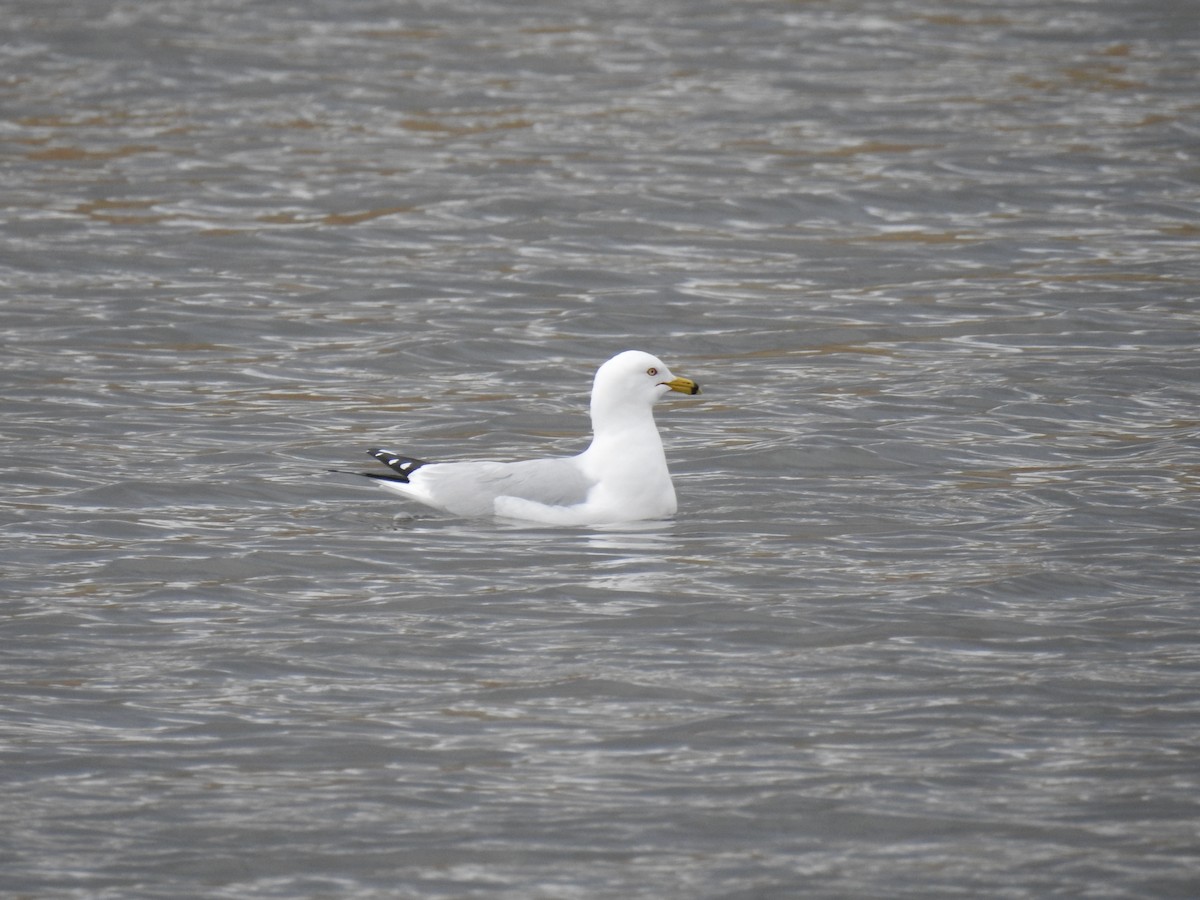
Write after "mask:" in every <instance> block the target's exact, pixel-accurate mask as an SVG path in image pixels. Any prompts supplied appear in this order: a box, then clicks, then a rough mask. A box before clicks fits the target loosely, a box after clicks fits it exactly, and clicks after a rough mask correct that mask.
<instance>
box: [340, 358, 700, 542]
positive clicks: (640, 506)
mask: <svg viewBox="0 0 1200 900" xmlns="http://www.w3.org/2000/svg"><path fill="white" fill-rule="evenodd" d="M673 392H677V393H681V394H698V393H700V386H699V385H697V384H696V382H694V381H692V380H691V379H690V378H682V377H678V376H676V375H673V374H672V373H671V370H670V369H668V368H667V366H666V364H665V363H664V362H663V361H662V360H660V359H658V358H657V357H655V356H652V355H651V354H649V353H645V352H643V351H641V350H626V351H624V352H623V353H618V354H617V355H616V356H614V357H613V358H612V359H610V360H608V362H606V363H604V365H602V366H600V368H599V369H597V370H596V378H595V380H594V381H593V382H592V401H591V416H592V441H591V444H589V445H588V448H587V449H586V450H584V451H583V452H582V453H580V454H578V455H577V456H563V457H552V458H548V459H531V460H524V461H522V462H491V461H477V462H428V461H426V460H422V459H415V458H413V457H411V456H404V455H402V454H400V453H396V452H394V451H392V450H384V449H379V448H372V449H370V450H368V451H367V453H368V454H369V455H371V456H373V457H374V458H375V459H377V460H379V461H380V462H381V463H383V464H384V465H385V466H387V467H388V469H389V470H390V471H388V472H386V473H362V474H364V475H366V476H367V477H368V478H373V479H375V480H376V482H377V483H378V484H380V485H381V486H383V487H385V488H388V489H390V490H393V491H396V492H397V493H399V494H403V495H404V496H405V497H408V498H409V499H412V500H416V501H418V502H420V503H423V504H425V505H426V506H431V507H433V508H434V509H438V510H442V511H443V512H448V513H451V514H453V515H457V516H468V517H483V516H492V517H496V518H501V519H520V520H524V521H529V522H540V523H543V524H547V525H604V524H611V523H618V522H632V521H637V520H640V519H662V518H667V517H669V516H673V515H674V514H675V510H676V509H677V503H676V500H675V486H674V485H673V484H672V483H671V474H670V472H668V470H667V459H666V456H665V454H664V453H663V445H662V438H660V437H659V434H658V428H657V426H656V425H655V424H654V414H653V407H654V404H655V403H657V402H658V401H659V400H661V399H662V398H663V397H665V396H667V395H668V394H670V393H673Z"/></svg>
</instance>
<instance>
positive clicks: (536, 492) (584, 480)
mask: <svg viewBox="0 0 1200 900" xmlns="http://www.w3.org/2000/svg"><path fill="white" fill-rule="evenodd" d="M577 459H578V457H560V458H555V459H531V460H527V461H525V462H514V463H502V462H461V463H428V464H426V465H424V466H422V467H421V468H420V469H419V470H418V471H416V472H413V474H412V476H411V479H412V482H413V485H414V486H415V487H417V488H418V490H420V491H421V492H422V493H424V494H426V495H427V497H428V500H429V501H431V502H433V503H434V504H436V505H437V506H440V507H442V508H444V509H446V510H449V511H450V512H452V513H455V514H457V515H467V516H482V515H491V514H492V511H493V508H494V507H493V503H494V501H495V499H496V498H497V497H501V496H504V497H520V498H521V499H523V500H532V501H534V502H535V503H544V504H546V505H548V506H574V505H575V504H577V503H583V502H584V501H585V500H586V499H587V495H588V491H590V490H591V489H592V486H593V484H594V482H593V481H592V480H591V479H590V478H588V477H587V476H586V475H584V474H583V472H582V471H581V470H580V468H579V465H578V463H577V461H576V460H577Z"/></svg>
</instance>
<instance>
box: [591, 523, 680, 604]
mask: <svg viewBox="0 0 1200 900" xmlns="http://www.w3.org/2000/svg"><path fill="white" fill-rule="evenodd" d="M662 527H663V525H662V523H661V522H644V523H640V524H632V525H630V524H626V525H620V526H615V525H609V526H606V527H604V528H601V529H597V530H596V531H593V532H592V533H590V534H588V541H587V542H588V547H589V549H592V550H597V551H604V552H615V554H619V555H613V556H610V557H609V558H607V559H606V558H604V557H603V556H601V555H600V554H597V557H596V559H595V560H594V561H593V562H592V563H591V564H590V565H589V566H588V575H589V577H588V579H587V584H588V586H589V587H593V588H599V589H601V590H606V591H623V592H630V593H639V594H663V593H669V592H671V591H672V590H674V589H675V588H677V587H678V585H679V572H678V570H677V568H676V567H675V566H673V565H668V566H665V567H664V566H663V560H664V558H665V557H666V555H667V554H668V553H670V552H671V550H672V549H674V548H676V541H675V540H674V538H672V537H670V536H668V535H667V534H664V533H663V531H662Z"/></svg>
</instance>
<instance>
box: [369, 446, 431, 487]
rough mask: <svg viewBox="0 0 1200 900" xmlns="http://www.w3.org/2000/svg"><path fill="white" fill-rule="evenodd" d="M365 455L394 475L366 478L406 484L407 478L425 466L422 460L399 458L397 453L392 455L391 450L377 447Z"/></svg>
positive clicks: (406, 457) (407, 457)
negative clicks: (377, 461)
mask: <svg viewBox="0 0 1200 900" xmlns="http://www.w3.org/2000/svg"><path fill="white" fill-rule="evenodd" d="M367 455H368V456H371V457H374V458H375V459H377V460H379V461H380V462H381V463H383V464H384V465H385V466H387V467H388V468H389V469H391V470H392V472H394V473H395V474H394V475H393V474H388V475H368V476H367V477H368V478H381V479H386V480H388V481H400V482H403V483H404V484H408V476H409V475H411V474H412V473H413V472H415V471H417V469H419V468H421V466H423V465H425V460H423V459H413V458H412V457H411V456H401V455H400V454H399V453H393V452H392V451H391V450H380V449H379V448H378V447H372V448H371V449H370V450H368V451H367Z"/></svg>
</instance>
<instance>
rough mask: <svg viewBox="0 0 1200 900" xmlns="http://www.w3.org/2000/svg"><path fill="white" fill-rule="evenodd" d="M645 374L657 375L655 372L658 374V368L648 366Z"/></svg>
mask: <svg viewBox="0 0 1200 900" xmlns="http://www.w3.org/2000/svg"><path fill="white" fill-rule="evenodd" d="M646 374H647V375H657V374H658V369H656V368H654V366H651V367H650V368H648V369H647V370H646Z"/></svg>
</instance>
